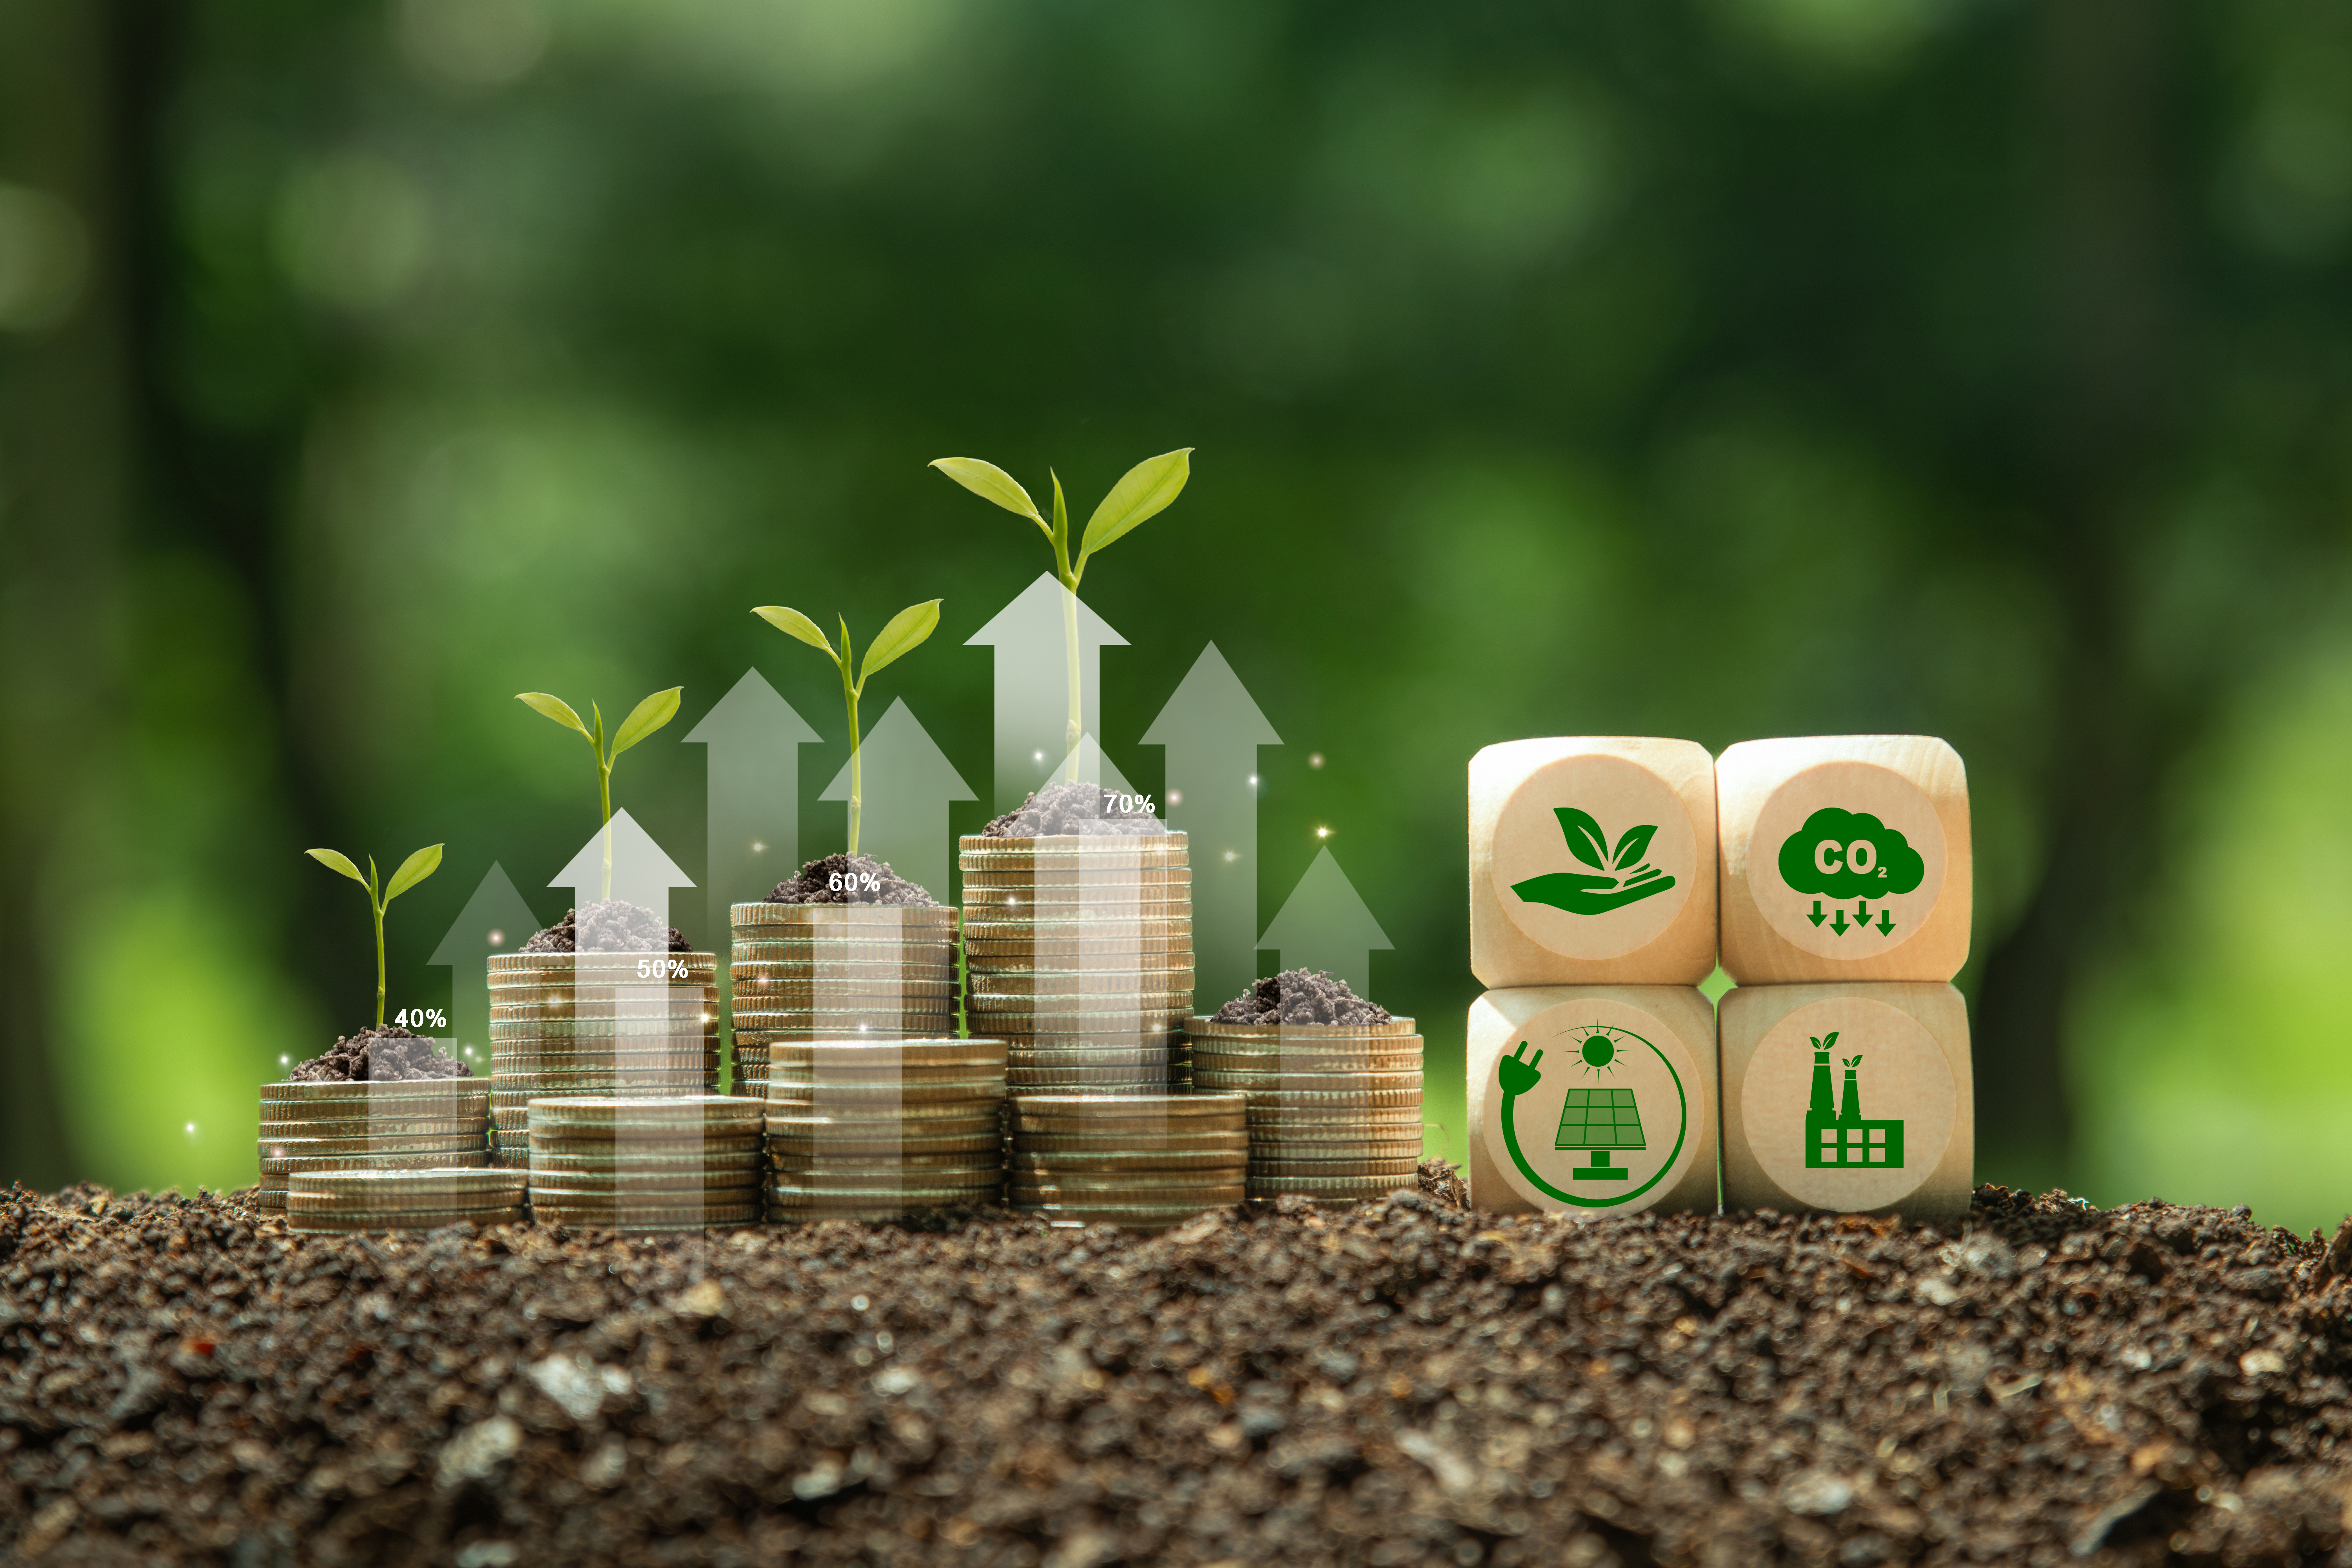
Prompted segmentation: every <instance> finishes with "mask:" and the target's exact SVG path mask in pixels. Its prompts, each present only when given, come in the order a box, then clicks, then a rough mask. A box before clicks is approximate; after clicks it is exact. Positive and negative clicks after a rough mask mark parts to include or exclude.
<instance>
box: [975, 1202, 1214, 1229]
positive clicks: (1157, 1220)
mask: <svg viewBox="0 0 2352 1568" xmlns="http://www.w3.org/2000/svg"><path fill="white" fill-rule="evenodd" d="M1233 1206H1234V1205H1230V1204H1195V1203H1191V1202H1185V1203H1175V1204H1091V1203H1089V1204H1066V1203H1055V1204H1036V1205H1030V1204H1015V1205H1013V1208H1014V1209H1015V1210H1016V1211H1017V1212H1019V1213H1022V1214H1026V1215H1034V1216H1035V1217H1036V1218H1038V1219H1045V1220H1064V1221H1068V1222H1069V1223H1071V1224H1073V1225H1115V1226H1118V1227H1119V1229H1121V1230H1133V1231H1145V1232H1150V1231H1156V1230H1172V1229H1174V1228H1175V1227H1176V1226H1180V1225H1182V1224H1183V1223H1184V1222H1185V1221H1187V1220H1189V1219H1193V1218H1196V1217H1198V1216H1199V1215H1203V1214H1206V1213H1208V1212H1209V1211H1210V1210H1212V1209H1218V1208H1230V1207H1233Z"/></svg>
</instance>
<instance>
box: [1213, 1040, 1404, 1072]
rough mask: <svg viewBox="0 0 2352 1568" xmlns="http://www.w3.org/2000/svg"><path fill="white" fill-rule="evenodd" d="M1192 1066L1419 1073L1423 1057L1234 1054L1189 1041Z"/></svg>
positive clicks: (1227, 1069) (1237, 1069) (1235, 1069)
mask: <svg viewBox="0 0 2352 1568" xmlns="http://www.w3.org/2000/svg"><path fill="white" fill-rule="evenodd" d="M1192 1065H1193V1066H1194V1067H1196V1068H1200V1069H1201V1070H1202V1072H1215V1073H1269V1074H1284V1075H1290V1074H1296V1075H1298V1076H1301V1077H1307V1078H1313V1077H1318V1076H1321V1075H1324V1074H1328V1073H1367V1072H1370V1073H1383V1072H1391V1073H1419V1072H1420V1071H1422V1059H1421V1057H1420V1056H1419V1055H1418V1054H1417V1053H1416V1054H1414V1055H1411V1056H1408V1055H1405V1054H1403V1053H1402V1052H1400V1053H1398V1054H1397V1055H1395V1056H1386V1057H1356V1058H1345V1057H1299V1058H1292V1057H1276V1056H1264V1057H1237V1056H1232V1055H1229V1054H1227V1053H1224V1052H1222V1051H1213V1050H1209V1049H1207V1048H1205V1047H1202V1045H1201V1044H1200V1043H1198V1042H1193V1043H1192Z"/></svg>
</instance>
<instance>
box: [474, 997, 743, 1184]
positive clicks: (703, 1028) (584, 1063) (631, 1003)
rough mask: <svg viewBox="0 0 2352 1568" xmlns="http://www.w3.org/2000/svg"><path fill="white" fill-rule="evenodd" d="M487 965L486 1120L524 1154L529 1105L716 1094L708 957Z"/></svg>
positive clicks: (510, 1158) (513, 1156)
mask: <svg viewBox="0 0 2352 1568" xmlns="http://www.w3.org/2000/svg"><path fill="white" fill-rule="evenodd" d="M489 964H490V1071H491V1081H490V1090H491V1093H490V1122H491V1127H492V1133H493V1138H494V1140H495V1147H496V1148H497V1150H498V1152H499V1157H500V1158H501V1159H503V1160H505V1161H507V1162H509V1163H521V1161H522V1160H523V1158H524V1157H525V1156H526V1155H527V1154H528V1153H529V1152H530V1140H529V1136H528V1135H529V1132H530V1121H529V1118H528V1115H527V1111H526V1107H528V1106H529V1104H530V1101H531V1100H539V1099H548V1098H561V1097H564V1096H571V1095H579V1096H588V1097H593V1096H604V1095H614V1094H625V1095H656V1096H662V1095H692V1094H709V1092H711V1091H712V1090H713V1089H717V1088H718V1087H719V960H718V958H717V957H716V956H715V955H714V954H711V953H708V952H502V953H498V954H495V955H493V956H492V957H491V959H490V961H489Z"/></svg>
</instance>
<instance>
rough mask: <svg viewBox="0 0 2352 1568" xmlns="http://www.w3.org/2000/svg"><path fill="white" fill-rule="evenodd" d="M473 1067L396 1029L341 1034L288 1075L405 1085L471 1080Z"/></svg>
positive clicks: (296, 1079)
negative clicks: (431, 1081) (419, 1081)
mask: <svg viewBox="0 0 2352 1568" xmlns="http://www.w3.org/2000/svg"><path fill="white" fill-rule="evenodd" d="M473 1076H474V1069H473V1068H469V1067H467V1065H466V1064H465V1063H464V1062H461V1061H459V1060H458V1059H457V1058H455V1057H452V1056H449V1055H447V1054H446V1053H445V1052H444V1051H442V1050H441V1048H440V1047H437V1046H436V1045H435V1044H434V1043H433V1042H432V1041H431V1040H428V1039H426V1038H425V1037H424V1036H422V1035H418V1034H414V1033H411V1032H410V1031H409V1030H406V1029H404V1028H401V1027H400V1026H398V1025H382V1024H379V1025H377V1026H375V1027H374V1028H372V1029H362V1030H361V1031H359V1033H357V1034H355V1035H343V1036H340V1037H337V1038H336V1040H335V1043H334V1044H333V1045H331V1046H330V1047H327V1048H326V1049H325V1050H323V1051H321V1052H320V1053H319V1054H318V1055H317V1056H315V1057H312V1058H310V1060H309V1061H307V1062H297V1063H296V1064H295V1065H294V1070H293V1071H291V1072H289V1073H288V1074H287V1075H286V1077H287V1079H288V1080H289V1082H293V1083H371V1082H372V1083H407V1082H414V1081H415V1080H417V1079H444V1078H471V1077H473Z"/></svg>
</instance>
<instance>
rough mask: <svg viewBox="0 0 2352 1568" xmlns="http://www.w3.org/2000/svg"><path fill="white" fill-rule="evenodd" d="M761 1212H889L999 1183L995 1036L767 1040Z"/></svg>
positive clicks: (995, 1189) (785, 1218)
mask: <svg viewBox="0 0 2352 1568" xmlns="http://www.w3.org/2000/svg"><path fill="white" fill-rule="evenodd" d="M773 1049H774V1051H775V1056H774V1057H773V1058H772V1060H771V1064H770V1076H769V1079H768V1106H767V1109H768V1160H769V1163H770V1165H771V1167H772V1178H771V1181H770V1184H769V1187H768V1218H769V1220H770V1221H771V1222H772V1223H776V1224H787V1223H795V1222H800V1221H806V1220H819V1219H895V1218H897V1217H898V1216H899V1215H903V1214H905V1213H907V1212H908V1210H911V1209H925V1208H952V1207H955V1206H957V1205H964V1204H981V1203H995V1202H997V1201H999V1200H1000V1199H1001V1198H1002V1197H1003V1191H1004V1145H1003V1122H1002V1116H1001V1112H1002V1110H1003V1103H1004V1042H1003V1041H1002V1040H990V1039H973V1040H956V1039H930V1040H905V1041H876V1040H809V1041H797V1042H793V1043H790V1044H785V1045H779V1046H776V1047H773Z"/></svg>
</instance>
